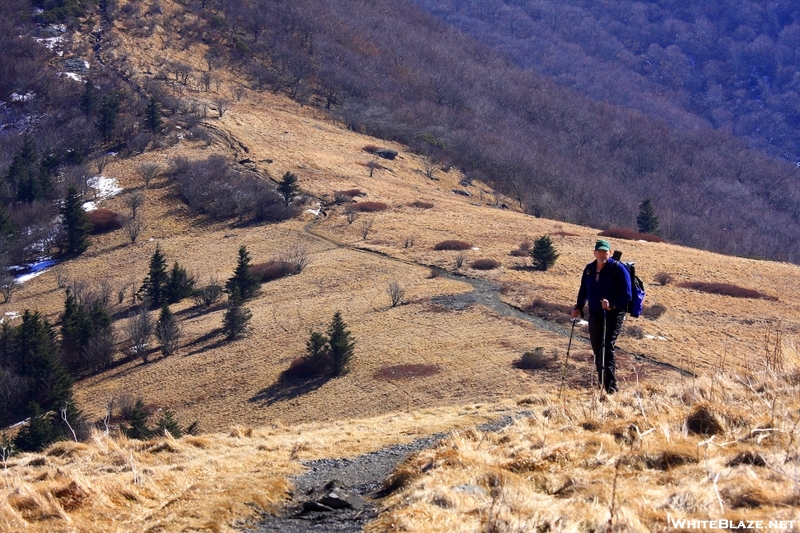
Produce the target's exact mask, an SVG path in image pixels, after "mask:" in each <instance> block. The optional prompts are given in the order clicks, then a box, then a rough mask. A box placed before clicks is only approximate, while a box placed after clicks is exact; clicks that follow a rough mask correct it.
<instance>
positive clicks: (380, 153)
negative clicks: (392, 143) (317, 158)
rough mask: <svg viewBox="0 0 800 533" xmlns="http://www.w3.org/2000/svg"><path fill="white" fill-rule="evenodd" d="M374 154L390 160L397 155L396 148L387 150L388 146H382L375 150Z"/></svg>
mask: <svg viewBox="0 0 800 533" xmlns="http://www.w3.org/2000/svg"><path fill="white" fill-rule="evenodd" d="M375 155H377V156H379V157H382V158H384V159H388V160H390V161H391V160H393V159H394V158H395V157H397V150H389V149H388V148H384V149H382V150H378V151H377V152H375Z"/></svg>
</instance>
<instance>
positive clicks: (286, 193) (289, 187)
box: [278, 172, 300, 207]
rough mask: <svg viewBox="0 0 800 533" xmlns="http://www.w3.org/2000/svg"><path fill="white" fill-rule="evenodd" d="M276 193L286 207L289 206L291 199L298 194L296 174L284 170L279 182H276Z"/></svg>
mask: <svg viewBox="0 0 800 533" xmlns="http://www.w3.org/2000/svg"><path fill="white" fill-rule="evenodd" d="M278 194H280V195H281V198H283V201H284V202H285V203H286V207H289V204H291V203H292V200H294V199H295V198H297V195H298V194H300V187H299V186H298V185H297V176H295V175H294V174H292V173H291V172H286V173H285V174H284V175H283V178H282V179H281V181H280V183H278Z"/></svg>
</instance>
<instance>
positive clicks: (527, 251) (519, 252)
mask: <svg viewBox="0 0 800 533" xmlns="http://www.w3.org/2000/svg"><path fill="white" fill-rule="evenodd" d="M532 247H533V241H532V240H530V239H525V240H524V241H522V242H521V243H520V244H519V247H518V248H517V249H516V250H512V251H511V255H513V256H514V257H528V256H530V255H531V248H532Z"/></svg>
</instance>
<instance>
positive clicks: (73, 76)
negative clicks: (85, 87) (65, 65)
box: [58, 72, 83, 83]
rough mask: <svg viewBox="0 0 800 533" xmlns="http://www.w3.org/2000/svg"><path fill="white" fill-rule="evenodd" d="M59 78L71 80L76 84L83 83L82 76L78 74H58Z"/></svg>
mask: <svg viewBox="0 0 800 533" xmlns="http://www.w3.org/2000/svg"><path fill="white" fill-rule="evenodd" d="M58 75H59V76H64V77H65V78H69V79H71V80H75V81H77V82H78V83H83V76H81V75H80V74H75V73H74V72H59V73H58Z"/></svg>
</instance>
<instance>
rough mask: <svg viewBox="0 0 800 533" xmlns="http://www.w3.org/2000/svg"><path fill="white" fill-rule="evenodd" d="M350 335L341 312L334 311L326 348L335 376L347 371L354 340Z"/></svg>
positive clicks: (352, 353)
mask: <svg viewBox="0 0 800 533" xmlns="http://www.w3.org/2000/svg"><path fill="white" fill-rule="evenodd" d="M350 335H351V334H350V331H348V330H347V325H346V324H345V323H344V321H343V320H342V314H341V312H339V311H336V313H334V315H333V320H332V321H331V325H330V327H329V328H328V347H329V348H328V349H329V353H330V359H331V363H332V364H333V372H334V374H335V375H337V376H340V375H342V374H346V373H347V372H348V371H349V366H350V361H351V360H352V359H353V355H354V352H355V345H356V342H355V340H354V339H351V338H350Z"/></svg>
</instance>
